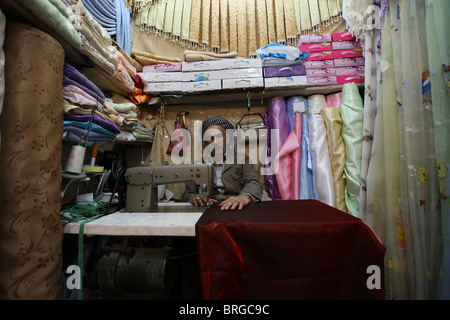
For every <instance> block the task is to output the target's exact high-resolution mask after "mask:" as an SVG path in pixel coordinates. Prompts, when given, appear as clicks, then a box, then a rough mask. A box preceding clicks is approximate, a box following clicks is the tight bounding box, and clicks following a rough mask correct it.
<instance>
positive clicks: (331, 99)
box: [325, 92, 342, 108]
mask: <svg viewBox="0 0 450 320" xmlns="http://www.w3.org/2000/svg"><path fill="white" fill-rule="evenodd" d="M325 100H326V101H327V106H328V107H336V108H340V107H341V101H342V92H336V93H332V94H329V95H327V96H326V97H325Z"/></svg>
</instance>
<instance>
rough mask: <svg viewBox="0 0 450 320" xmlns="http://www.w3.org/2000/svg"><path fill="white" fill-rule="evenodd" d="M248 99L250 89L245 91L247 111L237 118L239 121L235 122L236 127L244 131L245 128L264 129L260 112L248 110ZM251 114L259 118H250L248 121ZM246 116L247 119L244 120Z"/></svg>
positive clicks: (249, 97)
mask: <svg viewBox="0 0 450 320" xmlns="http://www.w3.org/2000/svg"><path fill="white" fill-rule="evenodd" d="M250 101H251V94H250V91H249V92H247V113H246V114H244V115H243V116H242V118H241V120H239V122H238V123H237V124H236V128H237V129H243V130H244V131H245V130H247V129H250V128H251V129H265V128H266V122H265V120H264V117H263V116H262V114H261V113H259V112H250ZM252 116H257V117H259V118H260V120H258V121H255V120H252V121H250V118H251V117H252ZM245 118H247V119H246V120H247V121H244V119H245Z"/></svg>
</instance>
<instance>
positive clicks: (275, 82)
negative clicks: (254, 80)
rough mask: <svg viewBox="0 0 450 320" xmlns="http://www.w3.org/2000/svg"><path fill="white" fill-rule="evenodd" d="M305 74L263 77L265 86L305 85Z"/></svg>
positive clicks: (289, 86)
mask: <svg viewBox="0 0 450 320" xmlns="http://www.w3.org/2000/svg"><path fill="white" fill-rule="evenodd" d="M305 86H306V76H289V77H272V78H265V79H264V87H265V88H291V87H305Z"/></svg>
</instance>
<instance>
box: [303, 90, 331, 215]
mask: <svg viewBox="0 0 450 320" xmlns="http://www.w3.org/2000/svg"><path fill="white" fill-rule="evenodd" d="M308 105H309V112H310V118H309V136H310V141H311V145H310V149H311V153H312V158H313V161H314V171H313V178H314V186H315V188H316V190H315V192H316V194H317V199H318V200H319V201H321V202H323V203H326V204H328V205H330V206H332V207H334V204H335V202H334V186H333V175H332V172H331V164H330V156H329V153H328V142H327V135H326V127H325V123H324V120H323V116H322V114H321V110H322V109H323V108H326V107H327V106H326V101H325V96H324V95H321V94H315V95H312V96H309V97H308Z"/></svg>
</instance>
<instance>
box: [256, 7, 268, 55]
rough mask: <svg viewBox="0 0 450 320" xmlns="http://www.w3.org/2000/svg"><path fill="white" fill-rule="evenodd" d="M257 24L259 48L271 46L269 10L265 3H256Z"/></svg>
mask: <svg viewBox="0 0 450 320" xmlns="http://www.w3.org/2000/svg"><path fill="white" fill-rule="evenodd" d="M256 23H257V29H256V30H257V31H258V36H259V38H258V48H262V47H264V46H265V45H267V44H269V38H268V34H267V9H266V3H265V1H257V2H256Z"/></svg>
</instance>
